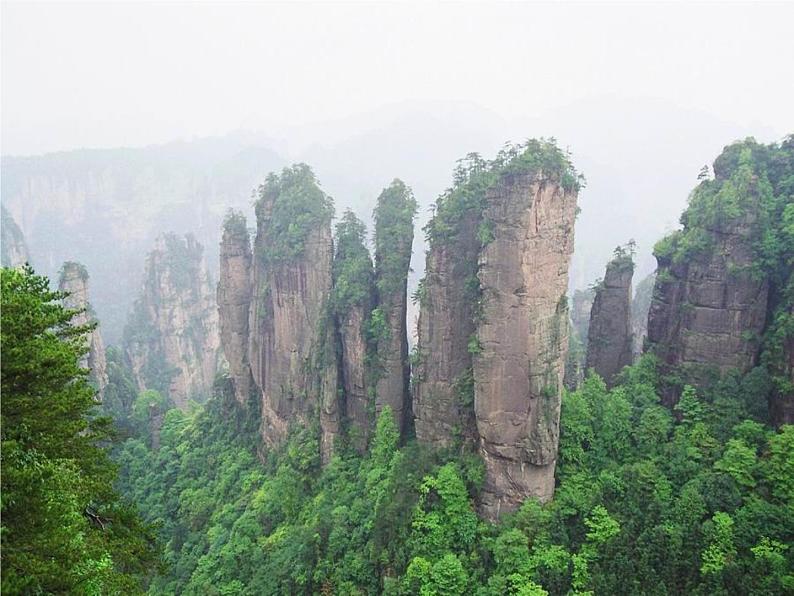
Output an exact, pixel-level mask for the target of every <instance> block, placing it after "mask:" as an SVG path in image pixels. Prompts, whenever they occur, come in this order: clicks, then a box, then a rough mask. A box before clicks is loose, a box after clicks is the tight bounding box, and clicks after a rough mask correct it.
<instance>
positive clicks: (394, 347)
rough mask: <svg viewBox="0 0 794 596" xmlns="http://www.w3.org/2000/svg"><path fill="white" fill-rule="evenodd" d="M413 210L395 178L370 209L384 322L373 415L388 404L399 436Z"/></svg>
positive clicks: (405, 385) (404, 406)
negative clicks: (372, 218) (372, 216)
mask: <svg viewBox="0 0 794 596" xmlns="http://www.w3.org/2000/svg"><path fill="white" fill-rule="evenodd" d="M416 208H417V206H416V200H415V199H414V197H413V193H412V192H411V190H410V189H409V188H408V187H407V186H405V184H404V183H403V182H402V181H400V180H394V182H392V184H391V185H390V186H389V187H388V188H386V189H384V191H383V192H382V193H381V194H380V196H379V197H378V204H377V207H376V208H375V285H376V288H377V310H378V311H379V313H380V314H381V315H382V316H383V320H384V322H385V326H386V333H385V335H384V336H381V337H380V338H378V340H377V346H376V353H377V367H378V369H379V370H378V371H377V381H376V383H375V413H376V415H377V414H380V412H381V410H383V408H384V407H385V406H389V407H391V410H392V412H393V413H394V417H395V420H396V422H397V425H398V428H399V429H400V433H401V434H403V435H404V434H405V433H406V431H407V429H408V427H409V426H410V424H411V423H412V412H411V396H410V391H409V388H410V378H411V365H410V362H409V360H408V325H407V318H406V313H407V306H408V295H407V294H408V271H409V270H410V268H411V253H412V247H413V239H414V226H413V220H414V215H415V214H416Z"/></svg>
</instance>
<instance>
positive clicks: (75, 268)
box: [58, 261, 108, 401]
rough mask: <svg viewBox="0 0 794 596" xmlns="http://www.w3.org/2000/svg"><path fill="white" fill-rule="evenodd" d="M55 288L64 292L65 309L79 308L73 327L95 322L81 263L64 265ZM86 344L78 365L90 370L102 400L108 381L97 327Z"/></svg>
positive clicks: (103, 349)
mask: <svg viewBox="0 0 794 596" xmlns="http://www.w3.org/2000/svg"><path fill="white" fill-rule="evenodd" d="M58 291H60V292H65V293H66V294H67V295H66V296H65V297H64V299H63V304H64V306H65V307H66V308H68V309H73V310H78V311H81V312H80V313H79V314H77V315H76V316H75V317H74V318H73V319H72V322H73V324H74V325H75V326H80V327H82V326H83V325H90V324H96V323H97V321H96V319H95V317H94V313H93V310H92V309H91V303H90V302H89V300H88V271H86V268H85V267H84V266H83V265H81V264H80V263H75V262H73V261H69V262H66V263H64V264H63V268H62V269H61V275H60V280H59V282H58ZM87 343H88V345H87V346H86V353H85V355H84V356H83V358H82V359H81V361H80V366H81V367H83V368H87V369H89V370H90V371H91V375H90V378H91V381H92V382H93V383H94V385H95V386H96V389H97V395H96V398H97V401H102V399H103V397H104V393H105V387H107V384H108V372H107V362H106V360H105V344H104V342H103V341H102V335H101V334H100V332H99V327H98V326H95V327H94V329H93V330H92V331H91V332H90V333H89V334H88V337H87Z"/></svg>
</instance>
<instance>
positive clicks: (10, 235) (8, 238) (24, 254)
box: [0, 206, 30, 267]
mask: <svg viewBox="0 0 794 596" xmlns="http://www.w3.org/2000/svg"><path fill="white" fill-rule="evenodd" d="M0 243H2V250H0V254H1V255H2V258H0V265H2V266H3V267H18V266H19V265H24V264H25V263H30V253H29V252H28V247H27V244H26V243H25V236H24V235H23V234H22V230H20V229H19V226H18V225H17V222H15V221H14V218H13V217H11V214H10V213H9V212H8V211H7V210H6V208H5V207H2V206H0Z"/></svg>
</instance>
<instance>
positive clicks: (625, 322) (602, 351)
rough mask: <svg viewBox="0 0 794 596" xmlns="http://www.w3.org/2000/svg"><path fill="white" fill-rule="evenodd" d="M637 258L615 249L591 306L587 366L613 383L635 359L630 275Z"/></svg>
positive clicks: (622, 249)
mask: <svg viewBox="0 0 794 596" xmlns="http://www.w3.org/2000/svg"><path fill="white" fill-rule="evenodd" d="M633 274H634V261H633V259H632V256H631V252H630V251H629V250H626V249H624V248H622V247H618V248H617V249H616V250H615V256H614V258H613V259H612V260H611V261H610V262H609V264H607V269H606V273H605V274H604V279H603V281H602V282H601V283H600V284H599V285H598V287H597V288H596V292H595V299H594V300H593V307H592V309H591V310H590V326H589V329H588V341H587V367H586V369H587V370H590V369H591V368H592V369H593V370H595V372H597V373H598V374H599V375H600V376H601V377H602V378H603V379H604V381H605V382H606V384H607V386H609V387H611V386H612V385H613V384H614V382H615V377H616V376H617V374H618V373H619V372H620V371H621V370H622V369H623V367H624V366H629V365H630V364H631V359H632V335H631V278H632V276H633Z"/></svg>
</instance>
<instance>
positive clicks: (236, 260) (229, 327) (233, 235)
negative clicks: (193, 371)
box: [217, 211, 252, 405]
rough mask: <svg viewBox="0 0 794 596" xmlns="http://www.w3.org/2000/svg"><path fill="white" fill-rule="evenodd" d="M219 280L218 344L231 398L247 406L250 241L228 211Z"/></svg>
mask: <svg viewBox="0 0 794 596" xmlns="http://www.w3.org/2000/svg"><path fill="white" fill-rule="evenodd" d="M220 259H221V260H220V279H219V281H218V294H217V297H218V315H219V324H220V343H221V347H222V348H223V353H224V355H225V357H226V362H227V363H228V365H229V376H230V377H231V378H232V383H233V385H234V396H235V398H236V399H237V402H238V403H240V404H241V405H246V404H247V403H248V398H249V392H250V388H251V368H250V366H249V364H248V341H249V334H248V323H249V312H250V307H251V260H252V254H251V241H250V239H249V237H248V229H247V228H246V221H245V217H243V216H242V215H241V214H240V213H237V212H233V211H230V212H229V214H228V215H227V216H226V219H225V220H224V222H223V236H222V239H221V253H220Z"/></svg>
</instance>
